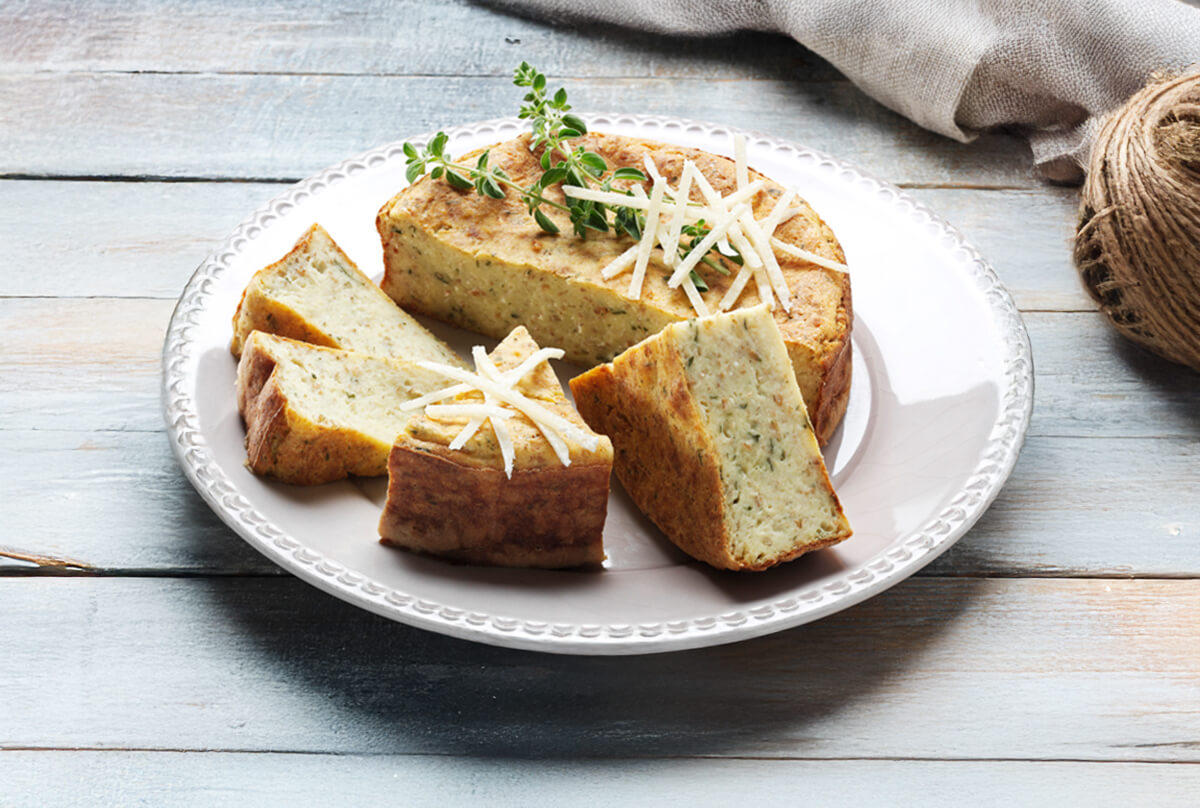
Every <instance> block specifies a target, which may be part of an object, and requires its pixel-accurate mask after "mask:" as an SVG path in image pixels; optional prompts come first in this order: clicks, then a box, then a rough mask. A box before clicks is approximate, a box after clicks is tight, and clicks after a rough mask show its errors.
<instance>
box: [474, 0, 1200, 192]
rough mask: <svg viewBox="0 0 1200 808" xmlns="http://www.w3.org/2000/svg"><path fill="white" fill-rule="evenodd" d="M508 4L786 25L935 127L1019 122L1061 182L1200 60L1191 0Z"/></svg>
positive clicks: (667, 29) (697, 31) (713, 24)
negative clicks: (1117, 125)
mask: <svg viewBox="0 0 1200 808" xmlns="http://www.w3.org/2000/svg"><path fill="white" fill-rule="evenodd" d="M496 1H497V2H498V4H499V5H504V6H507V7H509V8H512V9H514V10H520V11H525V12H534V13H537V14H541V15H544V16H547V17H552V18H558V19H567V20H570V19H595V20H602V21H605V22H609V23H614V24H618V25H623V26H627V27H633V28H642V29H646V30H650V31H657V32H661V33H666V34H678V35H689V36H703V35H718V34H727V33H731V32H733V31H739V30H753V31H772V32H779V33H783V34H787V35H789V36H791V37H792V38H794V39H796V40H797V41H799V42H800V43H801V44H803V45H804V46H805V47H807V48H808V49H809V50H811V51H813V52H814V53H817V54H818V55H820V56H822V57H824V58H825V59H826V60H827V61H828V62H830V63H831V64H832V65H833V66H834V67H836V68H837V69H838V70H840V71H841V72H842V73H843V74H845V75H846V77H847V78H849V79H850V80H851V81H853V82H854V83H855V84H856V85H858V86H859V87H860V88H861V89H862V90H863V91H864V92H866V93H867V94H869V95H871V96H872V97H873V98H875V99H877V100H878V101H880V102H882V103H883V104H886V105H887V106H888V107H891V108H892V109H894V110H896V111H897V112H899V113H901V114H902V115H905V116H907V117H908V118H910V119H912V120H913V121H915V122H916V123H918V124H920V125H921V126H923V127H925V128H926V129H931V130H933V131H934V132H939V133H941V134H943V135H946V136H948V137H952V138H954V139H956V140H960V141H969V140H971V139H972V138H974V137H975V136H977V135H978V134H979V133H980V132H982V131H985V130H988V129H994V128H998V127H1009V128H1016V129H1017V130H1018V131H1021V132H1022V133H1024V134H1026V135H1027V136H1028V138H1029V143H1030V146H1031V147H1032V149H1033V157H1034V162H1035V164H1036V165H1037V168H1038V170H1039V171H1040V172H1041V174H1042V175H1043V176H1044V177H1046V178H1047V179H1051V180H1056V181H1060V182H1073V181H1078V180H1080V179H1082V176H1083V171H1082V168H1081V166H1083V165H1086V163H1087V157H1088V152H1089V150H1090V147H1091V142H1092V139H1093V137H1094V136H1095V133H1096V130H1097V128H1098V125H1099V120H1098V119H1099V116H1102V115H1103V113H1105V112H1107V111H1109V110H1111V109H1114V108H1115V107H1117V106H1119V105H1120V104H1121V103H1122V102H1123V101H1124V100H1125V99H1126V98H1128V97H1129V96H1130V95H1132V94H1133V92H1134V91H1136V90H1138V89H1139V88H1141V86H1142V85H1143V84H1145V82H1146V80H1147V79H1148V78H1149V77H1150V75H1151V73H1153V72H1154V71H1156V70H1162V69H1167V70H1177V69H1181V68H1184V67H1186V66H1188V65H1191V64H1193V63H1196V62H1200V8H1196V7H1194V6H1192V5H1187V4H1185V3H1184V2H1181V0H909V2H901V1H900V0H496ZM1192 2H1194V3H1200V0H1189V3H1192Z"/></svg>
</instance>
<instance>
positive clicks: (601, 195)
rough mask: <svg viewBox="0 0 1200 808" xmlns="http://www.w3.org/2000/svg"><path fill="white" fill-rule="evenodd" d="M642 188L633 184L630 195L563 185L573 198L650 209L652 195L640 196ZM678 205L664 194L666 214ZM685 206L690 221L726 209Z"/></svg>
mask: <svg viewBox="0 0 1200 808" xmlns="http://www.w3.org/2000/svg"><path fill="white" fill-rule="evenodd" d="M640 188H641V186H638V185H635V186H633V189H632V190H630V193H631V194H634V195H633V196H630V195H629V194H625V193H619V192H617V191H597V190H595V189H593V188H580V187H579V186H577V185H566V186H564V187H563V193H564V194H566V195H567V196H569V197H571V198H572V199H584V200H588V201H591V202H602V203H604V204H605V205H614V206H621V207H626V208H633V209H634V210H648V209H649V208H650V197H648V196H646V192H645V191H642V192H641V195H640V196H639V195H638V190H640ZM668 193H669V190H668ZM677 207H679V205H678V203H677V200H675V199H671V200H668V199H666V198H665V196H664V198H663V203H662V212H663V213H664V214H666V215H672V216H673V215H674V214H675V209H676V208H677ZM683 208H684V218H685V220H687V221H690V222H694V221H697V220H698V219H705V218H712V217H713V216H716V215H718V214H720V213H721V211H723V210H724V208H720V209H718V210H716V211H714V210H713V209H712V208H709V207H707V206H705V205H698V204H696V203H690V204H686V205H683Z"/></svg>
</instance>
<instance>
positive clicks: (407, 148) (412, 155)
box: [404, 143, 419, 160]
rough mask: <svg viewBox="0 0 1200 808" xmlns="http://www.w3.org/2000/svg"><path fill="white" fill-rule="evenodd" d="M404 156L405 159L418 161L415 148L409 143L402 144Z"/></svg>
mask: <svg viewBox="0 0 1200 808" xmlns="http://www.w3.org/2000/svg"><path fill="white" fill-rule="evenodd" d="M404 156H405V157H407V158H408V159H409V160H417V159H419V158H418V155H417V147H416V146H414V145H413V144H411V143H405V144H404Z"/></svg>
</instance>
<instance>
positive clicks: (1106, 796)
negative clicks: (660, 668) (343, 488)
mask: <svg viewBox="0 0 1200 808" xmlns="http://www.w3.org/2000/svg"><path fill="white" fill-rule="evenodd" d="M0 761H3V765H5V766H6V767H7V768H6V771H7V772H8V775H7V776H6V778H5V780H6V782H5V792H6V794H7V795H8V796H10V797H12V798H16V799H18V800H27V801H28V804H36V805H39V806H42V807H43V808H54V806H77V805H85V804H90V805H133V804H143V803H144V804H147V805H155V806H165V805H179V806H187V805H196V806H210V805H213V804H214V802H220V803H224V804H229V803H239V804H244V803H249V802H253V804H254V805H257V806H273V805H279V806H294V805H340V804H342V803H344V801H345V800H346V796H347V794H348V793H349V792H351V791H352V792H353V794H354V800H355V801H356V802H360V803H367V802H372V801H379V802H383V801H388V802H397V801H399V802H402V803H403V804H404V805H405V806H410V807H411V808H418V807H419V806H437V808H442V807H443V806H447V805H488V806H493V805H529V804H532V803H538V804H543V805H621V804H633V803H634V802H635V801H636V803H637V804H641V805H648V804H670V803H681V804H686V805H689V806H728V805H733V804H741V803H745V802H746V801H750V802H752V804H753V805H755V806H756V808H771V806H780V808H785V807H786V808H791V807H792V806H795V805H796V804H797V802H803V803H805V804H810V805H922V806H954V807H955V808H959V807H960V806H963V805H973V806H975V805H977V806H989V805H990V806H1007V805H1050V804H1063V805H1087V806H1093V808H1103V806H1114V808H1116V806H1120V808H1126V806H1130V805H1139V804H1141V803H1142V802H1143V801H1144V800H1145V799H1146V798H1147V795H1153V802H1154V804H1155V805H1156V806H1163V807H1164V808H1167V807H1168V806H1192V805H1194V803H1195V795H1196V791H1197V789H1200V766H1196V765H1191V764H1174V765H1163V764H1147V763H1105V764H1099V763H1055V762H1026V761H924V760H920V761H914V760H819V761H811V760H729V759H676V758H672V759H667V760H586V761H563V760H522V759H511V758H509V759H496V758H470V757H458V756H447V755H413V756H395V755H286V754H271V753H266V754H247V753H229V752H198V753H192V754H187V755H180V754H178V753H174V752H117V751H113V752H60V751H53V752H40V751H39V752H33V751H29V752H26V751H19V752H0ZM350 783H352V784H353V786H352V787H351V786H349V785H348V784H350ZM618 783H619V784H620V790H619V791H618V790H617V789H616V788H614V785H615V784H618ZM622 793H623V794H625V795H628V796H629V797H630V799H623V798H622V797H621V796H619V795H620V794H622ZM634 795H636V797H634Z"/></svg>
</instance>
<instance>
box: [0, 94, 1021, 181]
mask: <svg viewBox="0 0 1200 808" xmlns="http://www.w3.org/2000/svg"><path fill="white" fill-rule="evenodd" d="M567 86H568V89H569V91H570V94H571V100H572V103H573V104H574V105H575V107H576V109H577V110H578V111H580V112H581V113H583V114H584V115H585V117H586V113H587V112H588V111H596V112H636V113H642V114H657V115H677V116H682V117H687V118H694V119H698V120H709V121H715V122H720V123H725V124H729V125H731V126H738V127H742V128H746V129H753V130H759V131H762V132H766V133H768V134H771V135H777V136H780V137H784V138H788V139H790V140H794V141H797V142H799V143H803V144H805V145H808V146H811V147H813V148H817V149H820V150H822V151H827V152H829V153H831V154H835V155H837V156H838V157H841V158H843V159H846V160H849V161H851V162H854V163H857V164H859V165H861V166H862V167H864V168H866V169H867V170H869V171H872V172H874V173H876V174H878V175H879V176H881V177H883V178H885V179H887V180H890V181H892V182H900V183H942V184H954V185H959V184H974V185H1002V186H1010V185H1020V186H1025V187H1029V186H1035V185H1036V184H1037V183H1036V182H1035V181H1034V180H1033V179H1032V176H1031V173H1030V168H1029V164H1030V163H1029V155H1028V149H1027V147H1026V146H1025V145H1024V144H1023V143H1022V142H1020V141H1018V140H1016V139H1015V138H1008V137H1004V136H1001V135H993V136H988V137H985V138H983V139H982V142H980V143H976V144H972V145H965V144H959V143H953V142H950V141H947V140H946V139H945V138H943V137H941V136H939V135H934V134H932V133H930V132H926V131H924V130H922V129H920V128H918V127H917V126H916V125H915V124H911V123H908V122H907V121H905V120H904V119H902V118H901V117H900V116H899V115H896V114H894V113H892V112H889V111H888V110H886V109H884V108H883V107H881V106H880V105H879V104H877V103H875V102H874V101H872V100H870V99H869V98H867V97H866V96H865V95H863V94H862V93H861V92H860V91H859V90H858V89H857V88H855V87H854V86H853V85H852V84H850V83H849V82H845V81H834V82H825V83H816V84H813V83H802V82H794V81H788V80H745V79H732V80H728V81H712V80H709V79H691V78H657V77H651V78H637V79H625V78H616V79H579V80H578V81H570V82H567ZM521 95H522V93H521V92H520V91H519V89H518V88H515V87H513V86H512V83H511V81H510V80H509V79H507V78H491V77H483V78H474V77H452V78H443V77H422V76H417V77H408V76H338V75H302V76H295V75H225V74H216V75H211V74H203V75H159V74H141V73H138V74H111V73H96V74H75V73H70V74H65V75H62V74H46V73H35V74H10V75H7V76H4V75H0V109H20V110H22V111H23V114H22V115H21V116H20V117H19V118H14V117H11V116H9V117H5V118H2V119H0V142H3V143H5V144H6V146H7V147H6V148H5V149H4V150H3V152H0V174H10V175H11V174H17V175H22V174H32V175H37V176H42V175H46V176H52V177H53V176H113V175H116V176H167V177H201V178H212V177H237V178H243V179H245V178H251V179H254V178H272V179H280V178H292V179H299V178H301V177H305V176H308V175H309V174H312V173H314V172H316V171H318V170H320V169H322V168H325V167H326V166H330V165H333V164H335V163H339V162H341V161H342V160H344V159H346V158H347V157H351V156H353V155H355V154H358V153H360V152H363V151H366V150H367V149H371V148H374V147H376V146H379V145H382V144H385V143H390V142H393V141H397V140H402V139H404V138H407V137H411V136H413V135H416V134H418V133H420V132H424V131H428V130H431V129H437V128H442V127H448V126H454V125H456V124H461V123H469V122H471V121H477V120H482V119H486V118H495V117H499V116H507V115H514V114H516V112H517V110H518V108H519V106H520V99H521ZM697 98H702V99H703V101H702V102H701V103H697V100H696V99H697ZM446 99H454V101H453V103H447V100H446ZM29 120H36V121H38V125H37V126H36V127H31V126H29V125H28V124H27V123H26V122H27V121H29Z"/></svg>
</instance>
